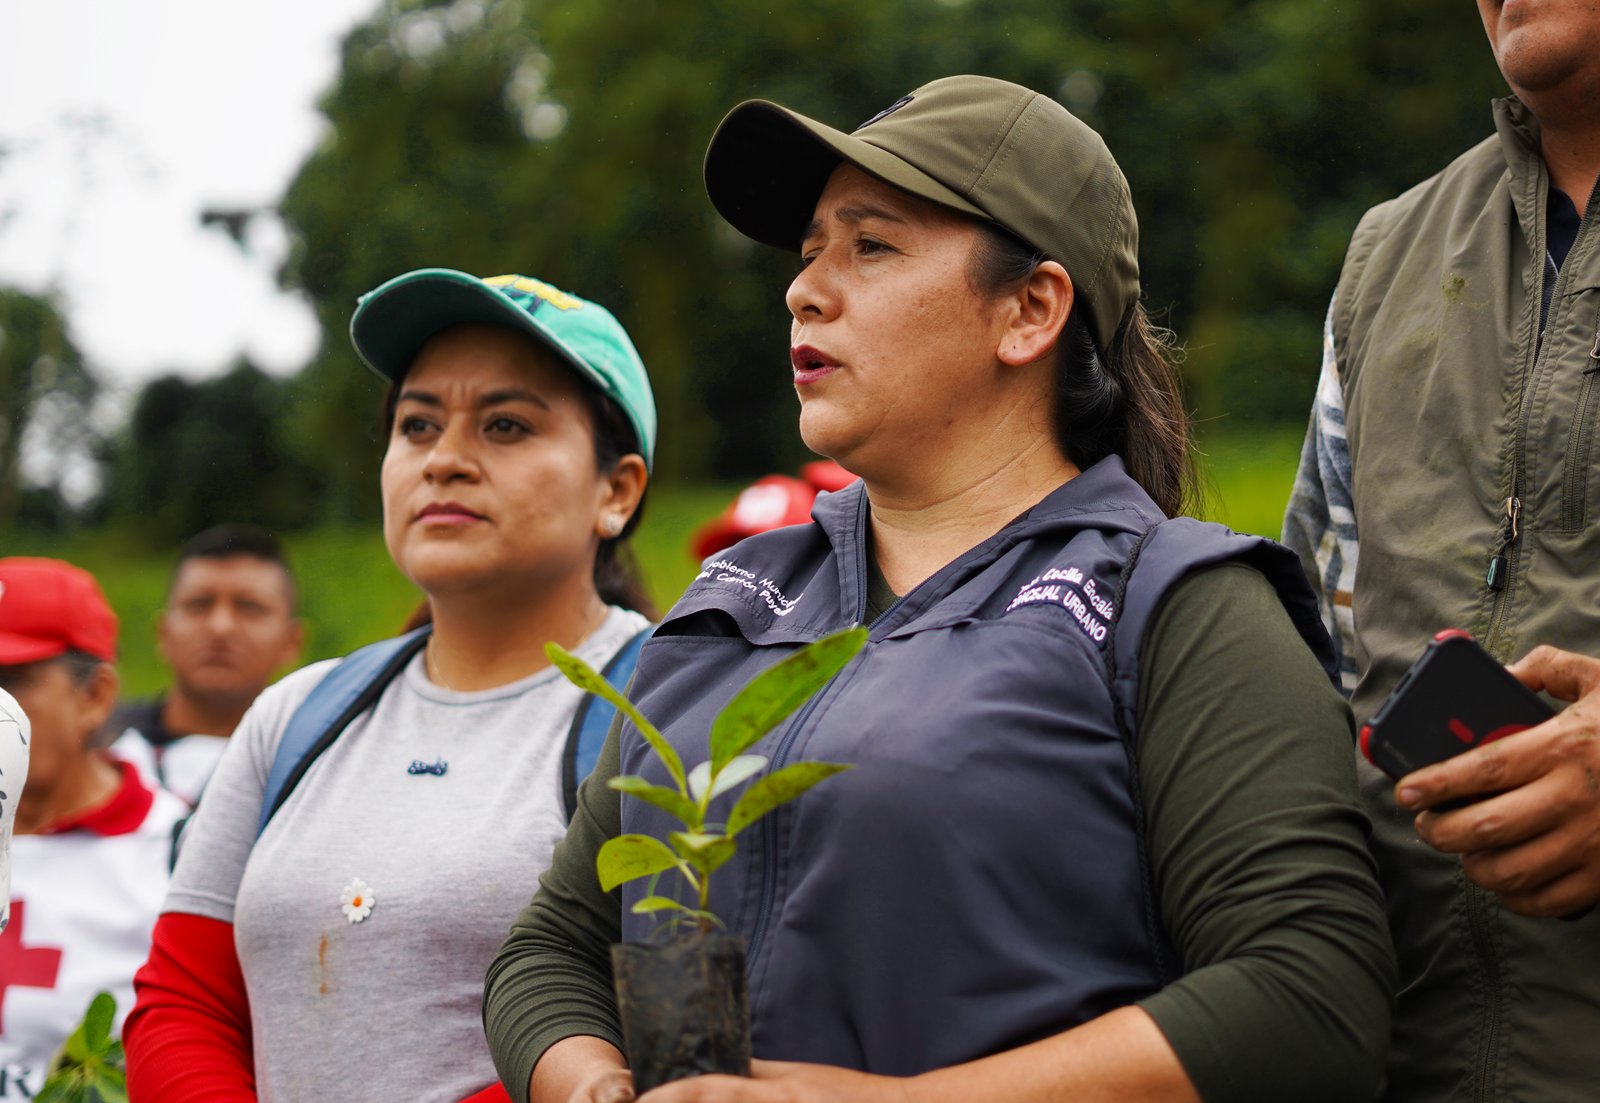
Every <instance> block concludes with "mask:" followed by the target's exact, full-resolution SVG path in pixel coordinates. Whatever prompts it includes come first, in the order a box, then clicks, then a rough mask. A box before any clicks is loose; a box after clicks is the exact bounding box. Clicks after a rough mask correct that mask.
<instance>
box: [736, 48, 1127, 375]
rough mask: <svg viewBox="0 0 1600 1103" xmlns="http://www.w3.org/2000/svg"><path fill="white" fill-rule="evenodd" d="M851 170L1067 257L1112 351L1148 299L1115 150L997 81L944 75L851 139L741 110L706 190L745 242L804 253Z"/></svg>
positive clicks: (760, 110) (1057, 111) (769, 110)
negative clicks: (804, 242) (810, 228)
mask: <svg viewBox="0 0 1600 1103" xmlns="http://www.w3.org/2000/svg"><path fill="white" fill-rule="evenodd" d="M841 161H848V162H849V163H850V164H852V165H855V166H856V167H857V168H860V169H861V170H862V171H864V172H867V173H870V174H871V175H873V176H875V177H877V178H878V179H880V180H882V181H883V182H884V183H886V184H892V185H893V186H895V187H897V188H901V189H902V190H904V191H908V192H910V193H911V194H912V195H916V196H920V197H921V198H923V199H927V200H930V201H932V202H934V203H938V204H940V205H941V206H945V207H949V208H950V209H951V210H954V211H959V212H961V213H962V214H965V215H970V216H971V217H973V218H976V219H980V220H982V221H985V222H993V223H995V224H997V225H999V226H1002V227H1004V228H1005V229H1007V230H1009V231H1010V232H1011V233H1013V234H1015V235H1016V236H1017V237H1020V238H1021V239H1022V240H1023V241H1026V242H1027V243H1028V244H1030V245H1032V246H1033V247H1034V248H1036V249H1038V250H1039V251H1040V252H1042V253H1044V254H1045V256H1047V257H1049V258H1051V259H1052V260H1056V261H1059V262H1060V263H1061V265H1062V267H1064V268H1066V270H1067V274H1068V275H1070V276H1071V277H1072V283H1073V287H1074V290H1075V291H1076V293H1077V294H1079V295H1081V296H1083V297H1084V298H1085V299H1087V300H1088V304H1089V307H1090V316H1091V317H1092V318H1093V320H1094V326H1095V331H1096V334H1097V336H1098V337H1099V339H1100V342H1101V347H1102V348H1104V347H1106V346H1107V345H1108V344H1109V343H1110V341H1111V339H1112V338H1113V337H1114V336H1115V334H1116V332H1117V330H1118V328H1119V327H1120V326H1121V324H1122V321H1123V319H1124V318H1125V317H1126V316H1127V313H1128V311H1129V310H1130V309H1131V308H1132V306H1133V304H1134V303H1135V302H1136V301H1138V298H1139V223H1138V220H1137V219H1136V218H1135V216H1134V213H1133V199H1132V197H1131V195H1130V194H1129V192H1128V181H1127V180H1126V179H1125V178H1124V177H1123V175H1122V170H1121V169H1120V168H1118V167H1117V162H1116V160H1115V159H1114V158H1113V157H1112V156H1111V151H1110V150H1109V149H1107V148H1106V144H1105V142H1104V141H1102V140H1101V138H1100V135H1099V134H1096V133H1095V132H1094V131H1093V130H1091V129H1090V128H1089V127H1088V126H1086V125H1085V124H1084V123H1083V122H1081V121H1080V120H1078V119H1077V118H1075V117H1074V116H1073V115H1072V113H1071V112H1069V111H1068V110H1067V109H1066V108H1065V107H1062V106H1061V105H1060V104H1059V103H1056V102H1055V101H1054V100H1052V99H1050V98H1049V97H1048V96H1043V95H1040V94H1039V93H1038V92H1034V91H1032V90H1031V89H1028V88H1024V87H1022V86H1021V85H1017V84H1012V83H1010V82H1009V81H1003V80H996V79H995V78H993V77H981V76H958V77H944V78H942V79H940V80H936V81H933V82H932V83H930V84H925V85H923V86H922V87H921V88H918V89H917V90H916V91H914V92H912V93H910V94H909V95H906V96H902V97H901V98H900V99H898V100H896V101H895V102H894V103H892V104H890V105H889V106H888V107H886V108H884V109H883V110H882V111H880V112H878V113H877V114H876V115H874V116H873V117H872V118H870V119H868V120H867V121H866V122H864V123H862V124H861V125H860V126H858V127H856V129H855V130H854V131H852V132H851V133H849V134H846V133H844V132H843V131H841V130H835V129H834V128H833V127H831V126H828V125H826V124H824V123H819V122H817V121H816V120H815V119H809V118H807V117H806V116H804V115H802V114H800V113H799V112H797V111H791V110H789V109H788V108H787V107H782V106H780V105H778V104H775V103H771V102H769V101H767V100H746V101H745V102H744V103H741V104H739V106H737V107H735V108H734V109H733V110H732V111H730V112H728V115H727V117H726V118H724V119H723V120H722V123H721V125H719V126H718V127H717V131H716V133H715V134H714V135H712V138H711V145H710V148H708V149H707V150H706V163H705V177H706V190H707V192H709V193H710V196H711V202H712V204H713V205H714V206H715V207H716V208H717V211H718V212H719V213H720V214H721V215H722V217H723V218H725V219H727V220H728V222H729V223H731V224H732V225H733V227H734V228H735V229H737V230H739V231H740V232H741V233H743V234H745V235H746V236H748V237H752V238H754V239H755V240H756V241H759V242H762V243H764V244H767V245H775V246H777V247H778V248H780V249H788V250H790V251H795V250H798V249H799V248H800V239H801V236H802V235H803V234H804V233H805V228H806V226H807V224H808V223H809V222H810V221H811V216H812V212H813V211H814V209H815V208H816V204H817V198H818V197H819V196H820V195H821V194H822V189H823V187H824V186H825V185H826V184H827V182H828V176H829V174H830V173H832V172H833V170H834V169H835V168H836V167H837V166H838V165H839V163H840V162H841Z"/></svg>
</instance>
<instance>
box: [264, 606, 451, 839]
mask: <svg viewBox="0 0 1600 1103" xmlns="http://www.w3.org/2000/svg"><path fill="white" fill-rule="evenodd" d="M431 631H432V627H431V626H424V627H422V628H418V629H417V630H416V631H414V632H408V633H406V634H405V635H403V636H396V637H395V638H394V639H392V640H380V641H378V642H377V643H374V644H368V645H367V646H366V647H363V648H360V649H359V650H356V651H352V652H351V653H350V654H349V655H347V656H345V658H344V659H343V660H342V661H341V662H340V663H339V665H338V666H336V667H334V668H333V669H332V670H330V671H328V673H327V675H326V676H325V677H324V678H323V679H322V681H320V682H318V683H317V685H316V688H315V689H313V690H312V691H311V693H310V695H309V696H307V697H306V699H305V700H304V701H302V702H301V704H300V707H299V708H297V709H296V710H295V711H294V715H292V716H290V717H289V723H288V724H287V725H285V727H284V729H283V739H282V741H281V742H279V744H278V753H277V754H276V755H275V756H274V757H273V759H272V769H271V770H270V771H269V772H268V774H267V787H266V791H265V792H263V793H262V795H261V820H260V822H259V823H258V824H257V825H256V837H257V838H260V837H261V833H262V832H263V831H265V830H266V829H267V822H268V821H269V820H271V819H272V817H273V814H274V813H276V812H277V811H278V809H279V808H282V807H283V802H284V801H286V800H288V799H289V794H290V793H292V792H294V787H295V786H296V785H298V784H300V779H301V778H303V777H305V774H306V771H307V770H309V769H310V768H311V764H312V763H313V762H315V761H316V760H317V756H318V755H320V754H322V752H323V751H325V750H327V749H328V747H329V746H330V745H332V743H333V741H334V740H335V739H337V738H339V734H340V733H341V732H343V731H344V730H345V728H347V727H349V726H350V722H351V721H352V720H354V719H355V718H356V717H358V716H360V715H361V714H362V713H363V712H365V711H367V709H369V708H371V707H372V703H373V702H374V701H376V700H377V699H378V696H379V695H380V694H382V693H383V690H384V687H385V686H387V685H388V684H389V683H390V682H391V681H393V680H394V676H395V675H396V674H398V673H400V671H401V670H402V669H404V667H405V665H406V663H408V662H410V661H411V657H412V656H413V655H415V654H416V653H417V652H418V651H420V650H422V648H423V646H424V645H425V644H426V643H427V642H428V634H429V633H430V632H431Z"/></svg>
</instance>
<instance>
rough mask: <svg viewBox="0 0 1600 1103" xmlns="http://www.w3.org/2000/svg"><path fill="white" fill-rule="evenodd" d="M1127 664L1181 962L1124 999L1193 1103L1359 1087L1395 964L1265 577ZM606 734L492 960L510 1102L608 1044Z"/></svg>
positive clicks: (1320, 709)
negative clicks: (539, 1070)
mask: <svg viewBox="0 0 1600 1103" xmlns="http://www.w3.org/2000/svg"><path fill="white" fill-rule="evenodd" d="M875 596H878V595H875ZM1141 662H1142V670H1143V671H1144V676H1143V680H1142V684H1141V687H1140V695H1139V703H1138V715H1139V734H1138V767H1139V786H1140V789H1141V796H1142V798H1143V805H1144V809H1145V816H1146V828H1147V837H1148V841H1149V851H1150V857H1151V864H1152V873H1153V877H1154V880H1155V885H1156V891H1157V897H1158V899H1159V901H1160V906H1161V918H1162V922H1163V923H1164V925H1165V929H1166V930H1167V932H1168V934H1169V936H1170V938H1171V940H1172V943H1173V945H1174V946H1175V947H1176V948H1177V950H1178V951H1179V953H1180V955H1181V957H1182V961H1183V967H1184V970H1185V971H1184V975H1183V976H1182V977H1181V978H1179V979H1178V980H1176V981H1174V982H1173V983H1172V984H1169V985H1168V986H1167V987H1166V988H1164V989H1162V990H1161V991H1160V992H1157V993H1156V994H1154V995H1152V996H1150V997H1149V998H1147V999H1145V1000H1143V1001H1141V1002H1140V1006H1141V1007H1143V1008H1144V1009H1145V1011H1147V1012H1148V1013H1149V1014H1150V1015H1151V1017H1152V1018H1153V1019H1154V1020H1155V1021H1156V1023H1157V1024H1158V1026H1159V1027H1160V1029H1161V1030H1162V1032H1163V1034H1164V1035H1165V1036H1166V1038H1167V1040H1168V1042H1169V1043H1170V1044H1171V1046H1172V1048H1173V1050H1174V1051H1175V1052H1176V1054H1177V1056H1178V1059H1179V1060H1180V1062H1181V1063H1182V1064H1183V1067H1184V1069H1185V1071H1186V1072H1187V1073H1188V1075H1189V1077H1190V1079H1191V1080H1192V1081H1193V1082H1194V1084H1195V1086H1196V1087H1197V1089H1198V1090H1199V1092H1200V1094H1201V1096H1202V1098H1204V1099H1206V1100H1208V1101H1235V1100H1236V1101H1241V1103H1243V1101H1255V1100H1261V1101H1266V1100H1273V1101H1277V1100H1282V1099H1288V1098H1293V1099H1296V1100H1302V1101H1310V1100H1323V1099H1326V1100H1366V1099H1370V1098H1371V1097H1372V1095H1373V1093H1374V1090H1375V1087H1376V1081H1377V1077H1378V1074H1379V1073H1378V1070H1379V1069H1380V1068H1381V1067H1382V1058H1383V1050H1384V1047H1385V1044H1386V1041H1387V1038H1388V1028H1389V1014H1390V1005H1391V1000H1392V997H1391V991H1392V985H1393V972H1394V961H1393V951H1392V949H1391V947H1390V944H1389V937H1388V931H1387V927H1386V925H1385V922H1384V917H1383V907H1382V900H1381V898H1380V895H1379V891H1378V887H1377V884H1376V881H1375V877H1374V872H1373V867H1372V862H1371V860H1370V858H1369V857H1368V855H1367V851H1366V845H1365V843H1366V835H1367V822H1366V820H1365V818H1364V817H1363V816H1362V814H1361V813H1360V812H1359V811H1358V810H1357V807H1356V784H1355V767H1354V761H1353V753H1352V738H1351V720H1350V714H1349V710H1348V709H1347V707H1346V706H1345V704H1344V701H1343V699H1342V698H1341V697H1340V696H1339V694H1338V693H1337V692H1335V690H1334V689H1333V688H1332V686H1331V685H1330V684H1329V682H1328V679H1327V677H1326V676H1325V675H1324V674H1323V673H1322V671H1321V669H1320V668H1319V667H1318V665H1317V663H1316V661H1315V660H1314V659H1313V657H1312V656H1311V653H1310V652H1309V651H1308V650H1307V648H1306V647H1305V645H1304V643H1303V642H1302V641H1301V640H1300V638H1299V636H1298V635H1297V634H1296V632H1295V630H1294V628H1293V626H1292V625H1291V624H1290V623H1289V620H1288V617H1287V615H1286V614H1285V613H1284V611H1283V608H1282V606H1281V604H1280V603H1279V601H1278V599H1277V596H1276V595H1275V594H1274V593H1273V591H1272V588H1271V587H1270V585H1268V583H1267V582H1266V580H1265V579H1264V578H1263V577H1262V576H1261V575H1260V574H1259V573H1257V572H1256V571H1254V570H1252V569H1251V568H1249V567H1245V566H1241V565H1236V564H1228V565H1223V566H1219V567H1215V568H1212V569H1209V570H1205V571H1202V572H1199V573H1197V574H1195V575H1193V576H1191V577H1190V578H1188V579H1185V580H1184V581H1183V582H1182V583H1180V584H1179V585H1178V586H1177V587H1175V588H1174V590H1173V592H1172V593H1171V594H1170V595H1169V596H1168V598H1167V599H1166V601H1165V603H1164V605H1163V607H1162V609H1161V610H1160V611H1159V612H1158V613H1157V615H1156V617H1155V619H1154V620H1153V621H1152V623H1151V625H1150V627H1149V629H1148V631H1147V634H1146V638H1145V640H1144V641H1143V643H1142V652H1141ZM616 743H617V741H616V732H615V731H613V733H612V738H611V739H610V740H609V741H608V743H607V746H606V748H605V751H604V752H603V754H602V755H601V758H600V762H599V764H598V766H597V767H596V769H595V774H594V777H593V778H591V780H590V781H588V782H587V783H585V785H584V787H583V789H582V792H581V794H580V802H579V803H580V807H579V810H578V813H577V815H576V816H575V817H574V819H573V822H572V826H571V828H570V829H569V831H568V834H567V837H566V839H565V840H564V841H563V842H562V843H561V844H560V845H559V846H558V847H557V848H556V852H555V858H554V862H553V864H552V866H551V868H550V869H549V871H548V872H546V874H545V875H544V877H543V878H542V879H541V880H540V885H539V890H538V892H537V893H536V894H535V896H534V898H533V901H532V903H530V904H529V905H528V907H527V908H526V909H524V911H523V913H522V914H521V915H520V916H519V917H518V919H517V921H516V924H515V925H514V926H513V928H512V930H511V934H510V937H509V938H508V939H507V940H506V943H505V945H504V947H503V948H502V949H501V952H500V955H499V957H498V958H497V959H496V960H495V962H494V964H493V966H492V967H491V968H490V970H489V976H488V981H487V987H486V990H485V996H484V1023H485V1028H486V1030H487V1032H488V1036H489V1045H490V1049H491V1051H492V1052H493V1054H494V1057H495V1062H496V1065H497V1066H498V1068H499V1070H500V1074H501V1077H502V1079H503V1080H504V1082H505V1083H506V1085H507V1086H508V1088H509V1089H510V1091H511V1095H512V1097H513V1098H514V1099H516V1100H518V1101H519V1103H520V1101H522V1100H525V1099H526V1093H527V1087H528V1081H529V1077H530V1076H531V1074H532V1071H533V1067H534V1065H535V1063H537V1061H538V1059H539V1057H540V1056H541V1055H542V1054H543V1053H544V1051H545V1050H546V1049H547V1048H548V1047H549V1046H550V1045H552V1044H554V1043H555V1042H557V1041H559V1040H561V1039H562V1038H566V1037H571V1036H574V1035H593V1036H596V1037H599V1038H604V1039H606V1040H607V1041H609V1042H611V1043H612V1044H613V1045H615V1046H617V1047H618V1048H619V1049H621V1048H622V1037H621V1032H620V1028H619V1027H618V1024H617V1020H616V1010H615V1004H614V1000H613V996H612V993H611V967H610V957H609V952H610V945H611V944H612V943H613V942H615V941H618V940H619V938H620V929H621V905H620V894H618V893H604V892H602V891H601V890H600V887H599V883H598V881H597V879H596V876H595V865H594V862H595V854H596V853H597V852H598V850H599V848H600V846H601V845H602V844H603V843H604V842H605V840H606V839H608V838H611V837H613V836H615V835H617V834H619V833H620V831H621V806H620V802H619V796H618V794H617V793H615V792H613V791H612V790H610V789H608V788H606V787H605V781H606V780H607V779H608V778H610V777H613V776H615V775H616V774H617V772H618V766H619V758H618V750H617V745H616ZM997 799H999V798H997ZM1131 921H1135V920H1134V919H1133V918H1130V922H1131Z"/></svg>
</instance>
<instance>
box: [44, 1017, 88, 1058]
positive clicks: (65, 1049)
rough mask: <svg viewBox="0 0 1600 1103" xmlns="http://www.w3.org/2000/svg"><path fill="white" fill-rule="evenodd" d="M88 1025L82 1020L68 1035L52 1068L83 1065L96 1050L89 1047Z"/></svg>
mask: <svg viewBox="0 0 1600 1103" xmlns="http://www.w3.org/2000/svg"><path fill="white" fill-rule="evenodd" d="M86 1017H87V1016H86ZM87 1025H88V1024H87V1023H85V1022H80V1023H79V1024H78V1026H77V1028H76V1029H75V1030H73V1032H72V1033H71V1034H68V1035H67V1040H66V1041H65V1042H63V1043H62V1044H61V1049H60V1050H59V1051H57V1053H56V1056H55V1060H54V1061H52V1062H51V1067H52V1068H67V1067H70V1066H73V1065H81V1064H83V1063H84V1062H85V1061H87V1060H88V1059H89V1057H90V1056H91V1055H92V1054H93V1052H94V1051H93V1050H91V1049H90V1048H89V1039H88V1031H87V1029H86V1027H87Z"/></svg>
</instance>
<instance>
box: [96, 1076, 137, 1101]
mask: <svg viewBox="0 0 1600 1103" xmlns="http://www.w3.org/2000/svg"><path fill="white" fill-rule="evenodd" d="M89 1091H90V1093H91V1094H90V1099H91V1100H94V1099H99V1100H103V1101H104V1103H128V1078H127V1074H126V1073H124V1072H123V1071H122V1070H121V1069H113V1068H107V1069H101V1070H100V1075H99V1077H98V1078H97V1079H96V1080H95V1082H94V1083H93V1084H91V1085H89Z"/></svg>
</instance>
